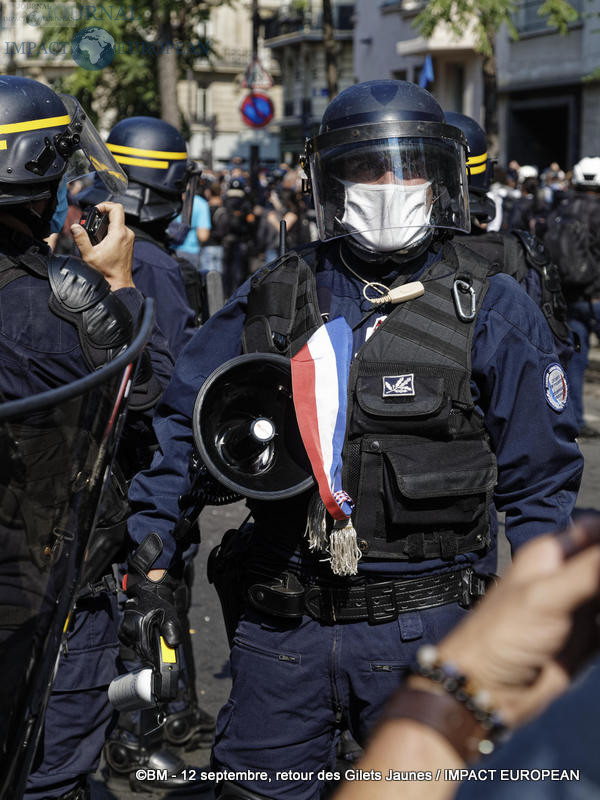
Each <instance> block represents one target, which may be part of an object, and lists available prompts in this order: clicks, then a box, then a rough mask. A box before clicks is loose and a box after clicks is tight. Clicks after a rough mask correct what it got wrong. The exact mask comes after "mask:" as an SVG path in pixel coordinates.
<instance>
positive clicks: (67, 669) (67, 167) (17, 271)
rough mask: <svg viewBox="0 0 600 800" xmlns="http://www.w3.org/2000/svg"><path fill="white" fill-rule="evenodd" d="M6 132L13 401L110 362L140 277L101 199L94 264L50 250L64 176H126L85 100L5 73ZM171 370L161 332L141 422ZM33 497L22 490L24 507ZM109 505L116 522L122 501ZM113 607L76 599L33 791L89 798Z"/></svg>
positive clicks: (127, 334) (99, 594)
mask: <svg viewBox="0 0 600 800" xmlns="http://www.w3.org/2000/svg"><path fill="white" fill-rule="evenodd" d="M0 132H1V136H2V140H1V141H2V144H1V145H0V231H1V234H2V235H1V239H0V253H1V256H0V308H1V312H0V330H1V337H2V342H3V352H2V357H1V358H0V396H1V397H2V398H3V399H4V400H12V399H17V398H23V397H28V396H29V395H33V394H37V393H39V392H43V391H44V390H47V389H51V388H54V387H58V386H61V385H62V384H65V383H69V382H71V381H73V380H74V379H76V378H79V377H82V376H85V375H87V374H89V373H90V372H93V371H95V370H96V369H97V368H98V367H100V366H102V365H103V364H105V363H106V362H108V361H109V360H110V359H111V358H113V357H114V356H115V355H116V354H118V353H119V352H120V351H121V350H122V349H123V348H124V347H125V346H126V345H127V344H128V343H129V341H130V340H131V338H132V336H133V333H134V331H135V328H136V326H137V322H138V319H137V318H138V314H139V310H140V308H141V304H142V300H143V297H142V295H141V293H140V292H139V291H138V290H137V289H136V288H135V286H134V283H133V281H132V275H131V255H132V248H133V234H132V233H131V231H129V230H128V229H127V228H126V227H125V225H124V215H123V209H122V207H121V206H119V205H117V204H115V203H110V202H106V203H103V204H100V205H99V206H98V208H99V210H100V211H101V212H103V213H107V214H108V216H109V225H108V232H107V234H106V237H105V238H104V239H103V240H102V241H101V242H100V243H99V244H98V245H97V246H92V244H91V242H90V240H89V238H88V235H87V233H86V231H85V230H84V229H83V228H82V227H81V226H79V225H77V226H74V228H73V236H74V239H75V242H76V244H77V246H78V248H79V250H80V252H81V255H82V257H83V258H84V259H85V262H84V261H82V260H81V259H79V258H75V257H73V256H59V257H57V256H53V255H52V253H51V250H50V249H49V247H48V246H47V244H46V243H45V241H44V239H45V238H46V237H48V234H49V233H50V221H51V219H52V217H53V214H54V211H55V208H56V205H57V191H58V187H59V183H60V181H61V179H62V178H63V177H64V178H65V179H66V180H71V179H74V178H76V177H77V175H78V174H81V170H82V169H83V171H84V172H86V173H87V172H89V171H91V170H96V171H97V173H98V175H99V176H100V178H101V179H102V181H103V182H105V184H106V188H107V190H108V191H109V192H110V193H112V194H119V193H121V192H122V191H123V190H124V189H125V187H126V184H127V179H126V176H125V175H124V173H123V171H122V170H121V169H120V168H119V166H118V164H116V163H115V161H114V159H113V158H112V156H111V154H110V153H109V152H108V150H107V149H106V147H105V146H104V145H103V144H102V143H101V140H100V138H99V136H98V133H97V131H96V130H95V129H94V127H93V125H91V123H90V121H89V118H88V117H87V114H85V113H84V111H83V110H82V108H81V107H80V105H79V103H78V102H77V101H76V100H75V99H74V98H72V97H69V96H64V95H63V96H59V95H57V94H55V93H54V92H53V91H52V90H51V89H49V88H48V87H47V86H44V85H42V84H40V83H38V82H37V81H33V80H30V79H27V78H21V77H15V76H2V77H1V78H0ZM171 369H172V360H171V357H170V354H169V352H168V349H167V347H166V344H165V342H164V339H163V337H162V335H160V334H158V333H155V336H154V338H153V341H152V343H151V346H150V347H149V348H148V349H147V355H146V358H145V360H144V361H143V363H142V365H141V366H140V372H139V378H138V381H137V384H136V386H135V389H134V392H133V396H132V399H131V408H132V409H133V410H134V412H135V411H136V410H137V424H138V426H142V425H143V420H144V413H145V412H144V409H147V408H149V407H151V406H152V405H153V404H154V403H155V402H156V400H157V398H158V396H159V394H160V392H161V391H162V388H163V386H164V385H165V384H166V381H167V378H168V376H169V374H170V371H171ZM146 424H147V421H146ZM27 503H28V498H24V499H23V504H24V509H23V513H24V514H25V513H26V506H27ZM50 504H51V501H50V502H49V505H50ZM108 511H109V512H110V514H109V516H112V518H113V520H114V518H115V515H118V512H119V507H118V506H116V507H111V508H109V509H108ZM5 556H6V554H5ZM102 577H103V575H102V573H101V574H99V575H98V576H97V578H98V579H101V578H102ZM114 605H115V604H114V595H113V596H112V597H111V596H109V595H108V594H107V593H106V592H105V591H101V590H100V589H99V588H98V590H97V591H95V592H92V591H91V589H90V594H89V595H88V596H86V597H84V596H81V597H80V600H78V605H77V608H76V610H75V612H74V614H73V616H72V617H71V621H70V627H69V633H68V636H67V640H66V646H65V652H64V653H63V655H62V658H61V659H60V665H59V668H58V672H57V674H56V679H55V681H54V685H53V692H52V695H51V697H50V701H49V704H48V709H47V714H46V722H45V729H44V731H43V734H42V738H41V742H40V747H39V751H38V754H37V758H36V761H35V762H34V764H33V769H32V772H31V774H30V776H29V780H28V783H27V790H26V793H25V796H26V797H28V798H36V799H37V798H42V797H44V798H53V797H63V796H65V797H69V798H75V797H84V796H86V792H87V790H86V789H85V786H84V785H85V783H86V777H87V774H88V773H90V772H93V771H94V770H95V769H96V767H97V765H98V762H99V758H100V753H101V748H102V744H103V741H104V736H105V732H106V729H107V727H108V725H109V724H110V723H111V721H112V709H111V708H110V706H109V704H108V699H107V696H106V687H107V685H108V684H109V683H110V681H111V680H112V678H113V677H115V675H116V674H117V664H116V656H117V653H118V648H117V645H118V642H117V636H116V624H115V621H116V616H115V608H114ZM73 742H76V743H77V746H76V747H74V745H73Z"/></svg>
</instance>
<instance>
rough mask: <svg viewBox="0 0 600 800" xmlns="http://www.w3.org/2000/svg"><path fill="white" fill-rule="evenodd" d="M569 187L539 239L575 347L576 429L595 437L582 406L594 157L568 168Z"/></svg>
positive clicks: (597, 272) (596, 183) (599, 228)
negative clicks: (556, 278) (554, 273)
mask: <svg viewBox="0 0 600 800" xmlns="http://www.w3.org/2000/svg"><path fill="white" fill-rule="evenodd" d="M572 185H573V191H572V192H570V193H569V194H568V195H567V196H566V197H564V198H563V199H562V200H561V202H560V203H559V205H558V206H557V207H556V208H555V209H554V211H553V212H552V214H551V215H550V216H549V217H548V230H547V233H546V236H545V239H544V241H545V244H546V247H547V248H548V250H549V252H550V255H551V256H552V259H553V261H554V263H555V264H556V265H557V266H558V270H559V273H560V277H561V282H562V287H563V291H564V294H565V297H566V300H567V317H568V323H569V327H570V328H571V329H572V330H573V331H574V333H575V334H576V336H577V337H578V339H579V344H580V349H579V351H576V352H575V353H574V355H573V358H572V359H571V362H570V364H569V385H570V387H571V402H572V404H573V406H574V408H575V414H576V418H577V424H578V426H579V435H580V436H583V437H586V438H597V437H598V436H600V431H598V430H596V428H594V427H592V426H591V425H588V424H587V423H586V421H585V416H584V410H583V388H584V378H585V371H586V369H587V366H588V356H589V349H590V334H592V333H596V334H598V332H599V331H600V299H599V298H600V157H595V158H589V157H586V158H582V159H581V161H579V162H578V163H577V164H575V166H574V168H573V179H572Z"/></svg>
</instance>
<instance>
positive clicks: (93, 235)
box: [79, 206, 108, 245]
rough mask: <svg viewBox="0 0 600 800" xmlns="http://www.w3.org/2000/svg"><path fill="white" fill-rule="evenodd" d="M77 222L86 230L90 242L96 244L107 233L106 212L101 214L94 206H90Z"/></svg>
mask: <svg viewBox="0 0 600 800" xmlns="http://www.w3.org/2000/svg"><path fill="white" fill-rule="evenodd" d="M79 224H80V225H82V226H83V228H84V230H86V231H87V235H88V236H89V237H90V242H91V243H92V244H93V245H97V244H99V243H100V242H101V241H102V239H104V237H105V236H106V234H107V233H108V214H103V213H102V212H101V211H98V209H97V208H96V206H92V207H91V208H89V209H88V210H87V211H86V212H85V213H84V215H83V216H82V217H81V219H80V220H79Z"/></svg>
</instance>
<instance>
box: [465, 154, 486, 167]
mask: <svg viewBox="0 0 600 800" xmlns="http://www.w3.org/2000/svg"><path fill="white" fill-rule="evenodd" d="M487 157H488V154H487V153H482V154H481V155H480V156H471V157H470V158H467V167H470V166H472V165H473V164H481V162H482V161H483V162H485V161H487Z"/></svg>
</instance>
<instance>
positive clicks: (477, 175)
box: [446, 111, 496, 222]
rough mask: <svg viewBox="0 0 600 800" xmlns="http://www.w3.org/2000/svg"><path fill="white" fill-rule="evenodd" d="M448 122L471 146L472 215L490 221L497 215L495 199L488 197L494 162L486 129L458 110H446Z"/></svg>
mask: <svg viewBox="0 0 600 800" xmlns="http://www.w3.org/2000/svg"><path fill="white" fill-rule="evenodd" d="M446 122H449V123H450V125H454V126H455V127H456V128H460V130H461V131H462V132H463V133H464V135H465V138H466V140H467V145H468V147H469V157H468V158H467V179H468V181H469V207H470V211H471V214H472V216H474V217H477V219H478V220H479V221H480V222H489V221H490V220H492V219H494V217H495V215H496V206H495V205H494V201H493V200H491V199H490V198H489V197H487V193H488V191H489V188H490V183H491V182H492V174H493V171H494V162H493V161H492V159H490V158H489V156H488V152H487V141H486V138H485V131H484V130H483V128H482V127H481V125H479V124H478V123H477V122H475V120H474V119H472V118H471V117H467V115H466V114H459V113H458V111H446Z"/></svg>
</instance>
